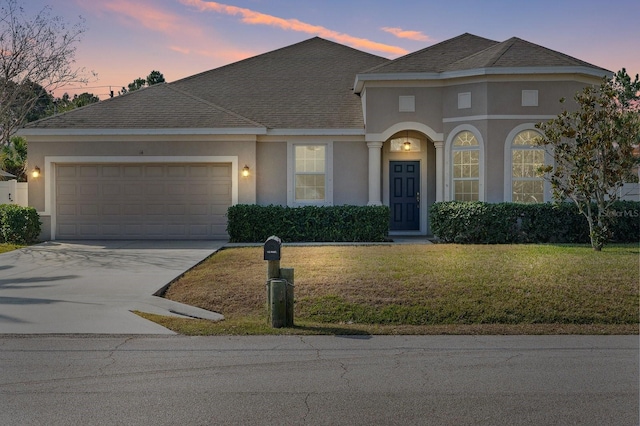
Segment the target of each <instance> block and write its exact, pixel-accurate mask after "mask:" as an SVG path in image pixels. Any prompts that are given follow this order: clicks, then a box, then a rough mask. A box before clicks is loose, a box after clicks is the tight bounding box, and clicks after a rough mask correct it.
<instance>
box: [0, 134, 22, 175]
mask: <svg viewBox="0 0 640 426" xmlns="http://www.w3.org/2000/svg"><path fill="white" fill-rule="evenodd" d="M0 169H2V170H4V171H5V172H8V173H11V174H12V175H15V176H16V179H17V180H18V182H26V181H27V140H26V139H25V138H23V137H20V136H13V137H12V138H11V140H10V142H9V144H7V145H4V146H3V147H2V148H1V149H0ZM12 179H13V178H12Z"/></svg>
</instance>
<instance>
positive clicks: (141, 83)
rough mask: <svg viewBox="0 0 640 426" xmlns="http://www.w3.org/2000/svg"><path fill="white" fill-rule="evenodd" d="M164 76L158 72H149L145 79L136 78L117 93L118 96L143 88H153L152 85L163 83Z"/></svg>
mask: <svg viewBox="0 0 640 426" xmlns="http://www.w3.org/2000/svg"><path fill="white" fill-rule="evenodd" d="M164 82H165V80H164V75H162V73H161V72H160V71H155V70H154V71H151V73H150V74H149V75H148V76H147V78H146V79H144V78H142V77H138V78H136V79H135V80H133V81H132V82H131V83H129V84H128V86H127V88H124V87H123V88H122V90H120V91H119V92H118V94H119V95H124V94H125V93H129V92H134V91H136V90H138V89H142V88H143V87H145V86H153V85H154V84H158V83H164Z"/></svg>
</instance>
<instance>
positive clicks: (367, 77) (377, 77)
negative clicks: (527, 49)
mask: <svg viewBox="0 0 640 426" xmlns="http://www.w3.org/2000/svg"><path fill="white" fill-rule="evenodd" d="M534 74H539V75H540V74H541V75H554V74H556V75H570V74H573V75H575V74H578V75H584V76H588V77H596V78H602V77H605V76H606V77H611V76H613V72H611V71H609V70H605V69H601V68H590V67H584V66H566V67H491V68H474V69H468V70H459V71H445V72H441V73H434V72H425V73H390V74H383V73H381V74H358V75H356V80H355V82H354V85H353V87H354V89H353V91H354V93H356V94H360V93H362V90H363V89H364V85H365V84H366V82H367V81H416V80H450V79H456V78H467V77H478V76H489V75H534Z"/></svg>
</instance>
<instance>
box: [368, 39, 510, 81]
mask: <svg viewBox="0 0 640 426" xmlns="http://www.w3.org/2000/svg"><path fill="white" fill-rule="evenodd" d="M497 44H498V42H497V41H494V40H489V39H486V38H482V37H478V36H475V35H473V34H469V33H465V34H462V35H459V36H458V37H454V38H451V39H449V40H445V41H443V42H440V43H438V44H434V45H433V46H429V47H427V48H425V49H422V50H418V51H417V52H413V53H409V54H408V55H405V56H401V57H400V58H397V59H395V60H393V61H390V62H388V63H386V64H383V65H380V66H378V67H375V68H372V69H369V70H367V71H365V72H363V73H362V74H396V73H428V72H434V73H435V72H442V71H443V70H444V69H446V68H447V67H448V66H449V65H450V64H452V63H454V62H456V61H459V60H460V59H463V58H466V57H467V56H469V55H472V54H474V53H477V52H480V51H483V50H485V49H487V48H489V47H491V46H495V45H497Z"/></svg>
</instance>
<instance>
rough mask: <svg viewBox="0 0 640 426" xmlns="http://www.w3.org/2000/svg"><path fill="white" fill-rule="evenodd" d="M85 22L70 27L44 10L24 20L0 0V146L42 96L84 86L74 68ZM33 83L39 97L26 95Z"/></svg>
mask: <svg viewBox="0 0 640 426" xmlns="http://www.w3.org/2000/svg"><path fill="white" fill-rule="evenodd" d="M84 32H85V27H84V22H83V21H82V20H81V21H80V22H79V23H77V24H75V25H72V26H69V24H67V23H66V22H65V21H64V20H63V19H62V18H60V17H58V16H51V8H50V7H45V8H43V9H42V10H41V11H40V12H38V13H37V14H36V15H35V16H33V17H29V16H26V14H25V12H24V10H23V9H22V7H20V2H19V1H18V0H0V127H1V128H0V145H3V144H8V143H9V139H10V136H11V135H12V134H13V133H14V132H15V130H16V129H17V128H18V127H19V126H21V125H22V124H23V123H24V121H25V119H26V117H27V115H28V114H29V113H30V112H31V111H32V109H33V107H34V105H36V104H37V103H38V100H41V99H42V96H47V94H49V93H51V92H53V91H54V90H56V89H58V88H60V87H61V86H64V85H66V84H69V83H84V82H86V81H87V79H86V78H83V77H82V76H81V74H82V73H83V72H84V70H83V69H80V68H75V67H74V65H73V64H74V57H75V52H76V45H77V43H78V42H79V41H80V38H81V35H82V34H83V33H84ZM33 84H37V85H39V87H40V88H41V89H42V90H41V91H39V92H34V91H33V90H28V88H30V86H31V85H33Z"/></svg>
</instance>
